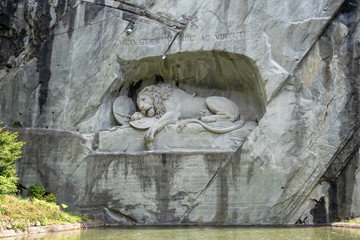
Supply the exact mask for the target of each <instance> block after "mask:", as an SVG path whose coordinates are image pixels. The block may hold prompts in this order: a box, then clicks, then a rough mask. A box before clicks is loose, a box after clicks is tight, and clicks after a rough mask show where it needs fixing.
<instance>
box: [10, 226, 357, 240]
mask: <svg viewBox="0 0 360 240" xmlns="http://www.w3.org/2000/svg"><path fill="white" fill-rule="evenodd" d="M4 239H7V240H8V239H12V240H13V239H16V240H20V239H21V240H40V239H57V240H60V239H69V240H70V239H71V240H75V239H76V240H77V239H84V240H85V239H86V240H99V239H108V240H115V239H127V240H147V239H149V240H150V239H151V240H153V239H160V240H161V239H170V240H180V239H181V240H183V239H196V240H198V239H206V240H228V239H241V240H282V239H291V240H292V239H301V240H325V239H326V240H355V239H356V240H357V239H360V230H359V229H344V228H331V227H300V228H293V227H287V228H278V227H136V228H135V227H134V228H100V229H89V230H86V231H81V230H77V231H67V232H59V233H51V234H36V235H29V236H23V237H16V238H4Z"/></svg>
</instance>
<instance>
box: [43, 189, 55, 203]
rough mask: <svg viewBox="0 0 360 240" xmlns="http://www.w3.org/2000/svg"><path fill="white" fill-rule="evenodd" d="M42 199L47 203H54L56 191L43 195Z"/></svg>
mask: <svg viewBox="0 0 360 240" xmlns="http://www.w3.org/2000/svg"><path fill="white" fill-rule="evenodd" d="M44 200H45V201H46V202H49V203H56V193H53V192H52V193H49V194H47V195H45V196H44Z"/></svg>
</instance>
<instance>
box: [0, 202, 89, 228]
mask: <svg viewBox="0 0 360 240" xmlns="http://www.w3.org/2000/svg"><path fill="white" fill-rule="evenodd" d="M89 220H90V219H88V218H85V217H80V216H79V215H78V214H74V213H70V212H64V211H63V210H61V208H60V206H58V205H56V204H55V203H49V202H46V201H43V200H38V199H36V198H32V199H30V198H19V197H16V196H10V195H5V196H3V197H2V198H1V199H0V230H1V228H3V229H5V228H7V229H26V228H28V227H31V226H38V225H41V226H44V225H52V224H66V223H78V222H84V221H89Z"/></svg>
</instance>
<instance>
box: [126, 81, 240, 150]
mask: <svg viewBox="0 0 360 240" xmlns="http://www.w3.org/2000/svg"><path fill="white" fill-rule="evenodd" d="M137 105H138V108H139V110H140V112H135V113H134V114H133V115H132V116H131V121H137V120H140V119H143V118H154V117H156V121H154V122H153V123H152V124H151V126H150V127H149V129H148V130H147V131H146V133H145V136H144V139H145V141H146V142H147V144H148V146H149V144H150V146H151V141H152V140H153V138H154V135H155V134H156V133H157V132H159V131H160V130H161V129H162V128H164V127H165V126H166V125H168V124H171V123H175V122H177V121H178V120H179V119H187V120H185V121H184V122H183V123H182V124H181V125H180V126H179V127H178V129H179V128H184V127H185V125H186V124H187V123H190V122H194V123H198V124H200V125H201V126H203V127H204V128H205V129H207V130H209V131H212V132H215V133H226V132H229V131H232V130H235V129H238V128H240V127H242V125H243V124H244V121H238V122H236V123H234V125H231V126H230V127H226V128H222V129H218V128H214V127H211V126H209V125H208V124H206V123H209V122H217V121H230V122H235V121H236V120H237V119H238V118H239V115H240V114H239V109H238V107H237V105H236V104H235V103H234V102H232V101H231V100H229V99H227V98H225V97H217V96H211V97H207V98H202V97H195V96H193V95H190V94H188V93H186V92H185V91H183V90H181V89H179V88H177V87H174V86H171V85H169V84H159V85H151V86H148V87H145V88H144V89H143V90H142V91H140V93H139V94H138V97H137ZM131 121H130V124H131Z"/></svg>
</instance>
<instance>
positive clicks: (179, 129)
mask: <svg viewBox="0 0 360 240" xmlns="http://www.w3.org/2000/svg"><path fill="white" fill-rule="evenodd" d="M186 124H187V122H182V123H180V124H179V125H178V126H177V128H176V131H177V132H178V133H179V132H181V131H182V130H183V129H184V128H185V127H186Z"/></svg>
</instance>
